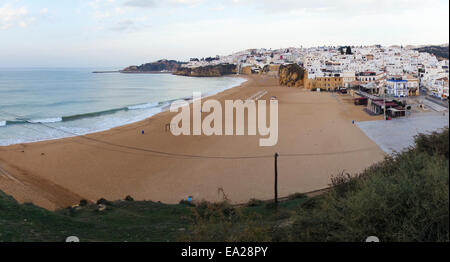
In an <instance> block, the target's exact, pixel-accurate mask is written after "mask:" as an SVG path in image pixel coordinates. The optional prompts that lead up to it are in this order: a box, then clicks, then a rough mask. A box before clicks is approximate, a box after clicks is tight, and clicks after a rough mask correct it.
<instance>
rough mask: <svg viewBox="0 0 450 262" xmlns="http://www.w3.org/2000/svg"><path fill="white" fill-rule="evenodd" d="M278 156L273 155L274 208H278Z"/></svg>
mask: <svg viewBox="0 0 450 262" xmlns="http://www.w3.org/2000/svg"><path fill="white" fill-rule="evenodd" d="M279 156H280V155H279V154H278V153H275V185H274V189H275V191H274V193H275V196H274V203H275V208H278V157H279Z"/></svg>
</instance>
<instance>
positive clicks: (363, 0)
mask: <svg viewBox="0 0 450 262" xmlns="http://www.w3.org/2000/svg"><path fill="white" fill-rule="evenodd" d="M228 1H229V3H231V4H233V5H234V6H247V7H250V8H257V9H260V10H263V11H265V12H267V13H291V12H298V11H301V12H303V13H305V14H317V13H327V14H333V15H345V16H359V15H366V14H384V13H393V12H397V13H401V12H404V11H408V10H413V9H420V8H424V7H427V6H433V5H442V4H447V5H448V1H445V0H444V1H443V0H429V1H422V0H396V1H392V0H340V1H330V0H302V1H298V0H277V1H273V0H228Z"/></svg>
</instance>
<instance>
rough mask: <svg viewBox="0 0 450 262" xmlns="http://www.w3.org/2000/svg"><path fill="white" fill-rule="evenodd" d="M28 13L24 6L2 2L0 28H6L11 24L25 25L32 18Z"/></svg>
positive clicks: (11, 25)
mask: <svg viewBox="0 0 450 262" xmlns="http://www.w3.org/2000/svg"><path fill="white" fill-rule="evenodd" d="M28 14H29V12H28V10H27V9H26V8H25V7H14V6H12V5H11V4H4V5H3V6H1V7H0V29H8V28H10V27H13V26H19V27H27V26H28V25H29V24H30V23H31V22H32V21H33V20H34V19H33V18H31V17H29V16H28Z"/></svg>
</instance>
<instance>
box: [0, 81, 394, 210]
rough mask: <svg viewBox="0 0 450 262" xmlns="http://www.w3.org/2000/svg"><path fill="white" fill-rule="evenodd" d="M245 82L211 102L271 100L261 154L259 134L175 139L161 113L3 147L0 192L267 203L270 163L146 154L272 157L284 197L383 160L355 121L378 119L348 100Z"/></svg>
mask: <svg viewBox="0 0 450 262" xmlns="http://www.w3.org/2000/svg"><path fill="white" fill-rule="evenodd" d="M248 79H249V81H248V82H246V83H244V84H242V85H241V86H238V87H234V88H232V89H229V90H226V91H224V92H222V93H219V94H217V95H215V96H213V97H211V98H215V99H217V100H219V101H220V102H221V103H222V105H223V104H224V100H236V99H247V98H250V97H253V96H255V94H257V93H261V91H263V92H266V91H267V93H266V94H265V95H264V96H263V97H261V98H260V99H265V100H269V99H270V98H271V97H272V96H276V97H277V98H278V101H279V140H278V144H277V145H276V146H273V147H260V146H259V139H260V137H259V136H247V135H246V136H205V135H202V136H178V137H176V136H174V135H172V134H171V133H170V132H166V130H165V129H166V124H168V123H170V121H171V119H172V117H173V116H174V115H175V113H170V112H163V113H161V114H158V115H155V116H153V117H151V118H149V119H147V120H144V121H141V122H138V123H134V124H131V125H126V126H122V127H118V128H114V129H111V130H109V131H105V132H101V133H95V134H91V135H87V136H85V137H73V138H65V139H60V140H54V141H44V142H38V143H30V144H20V145H13V146H8V147H0V190H2V191H4V192H5V193H7V194H10V195H12V196H14V197H15V198H16V199H17V200H18V201H20V202H33V203H34V204H36V205H39V206H42V207H45V208H47V209H56V208H63V207H66V206H68V205H73V204H77V203H78V202H79V201H80V200H81V199H87V200H90V201H96V200H98V199H99V198H106V199H109V200H118V199H123V198H124V197H125V196H127V195H131V196H132V197H133V198H134V199H136V200H152V201H161V202H164V203H178V202H179V201H180V200H181V199H186V198H187V197H188V196H193V197H194V200H197V201H198V200H207V201H221V200H223V199H224V197H225V198H227V199H229V200H230V201H231V202H232V203H243V202H246V201H248V200H249V199H252V198H256V199H263V200H265V199H270V198H272V197H273V180H274V179H273V177H274V163H273V162H274V159H273V158H272V157H267V158H242V159H214V158H213V159H211V158H209V159H208V158H205V159H204V158H186V157H179V156H168V155H165V154H157V153H154V152H152V151H162V152H171V153H176V154H182V155H197V156H223V157H234V156H243V157H247V156H266V155H268V156H272V155H274V154H275V153H276V152H278V153H279V154H280V155H281V156H280V158H279V162H278V166H279V195H280V196H281V197H283V196H287V195H289V194H292V193H296V192H309V191H314V190H318V189H323V188H326V187H328V186H329V184H330V177H331V176H332V175H336V174H338V173H340V172H343V171H344V172H349V173H356V172H360V171H362V170H364V169H365V168H367V167H368V166H370V165H372V164H374V163H376V162H378V161H381V160H382V159H383V158H384V156H385V153H384V152H383V151H382V150H381V149H380V148H379V147H378V146H377V145H376V144H375V143H374V142H373V141H372V140H370V139H369V138H368V137H367V136H366V135H365V134H364V133H363V132H362V131H361V130H360V129H359V128H358V127H357V126H356V125H354V124H353V123H352V121H353V120H356V121H370V120H378V119H380V117H373V116H369V115H368V114H366V113H365V112H364V111H363V108H362V107H356V106H354V105H353V104H352V101H351V97H349V96H342V95H333V94H331V93H317V92H311V91H308V90H304V89H303V88H288V87H282V86H279V85H278V81H277V79H274V78H271V77H264V76H250V77H248ZM206 115H207V114H206V113H203V117H205V116H206ZM142 130H145V134H144V135H142V134H141V131H142ZM117 145H121V146H117ZM136 148H141V149H145V150H136Z"/></svg>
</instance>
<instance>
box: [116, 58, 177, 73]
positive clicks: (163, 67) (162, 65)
mask: <svg viewBox="0 0 450 262" xmlns="http://www.w3.org/2000/svg"><path fill="white" fill-rule="evenodd" d="M184 64H185V63H183V62H179V61H175V60H165V59H163V60H159V61H156V62H153V63H147V64H143V65H140V66H129V67H127V68H125V69H123V70H121V71H120V72H121V73H151V72H175V71H177V70H178V69H179V68H180V67H181V66H182V65H184Z"/></svg>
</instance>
